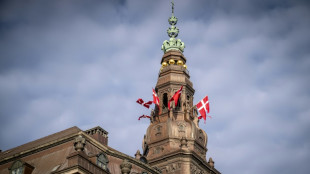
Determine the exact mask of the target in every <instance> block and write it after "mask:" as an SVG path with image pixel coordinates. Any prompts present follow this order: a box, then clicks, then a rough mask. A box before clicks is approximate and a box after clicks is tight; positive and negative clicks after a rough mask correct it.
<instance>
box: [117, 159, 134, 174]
mask: <svg viewBox="0 0 310 174" xmlns="http://www.w3.org/2000/svg"><path fill="white" fill-rule="evenodd" d="M120 168H121V172H122V174H129V173H130V171H131V168H132V165H131V164H130V163H129V162H128V160H126V159H124V160H123V163H122V164H121V165H120Z"/></svg>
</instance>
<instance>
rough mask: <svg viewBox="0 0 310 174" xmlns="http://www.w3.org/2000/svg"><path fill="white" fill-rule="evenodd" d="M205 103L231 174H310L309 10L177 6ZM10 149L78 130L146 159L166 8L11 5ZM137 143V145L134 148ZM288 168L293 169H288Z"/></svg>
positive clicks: (212, 151)
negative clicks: (98, 133)
mask: <svg viewBox="0 0 310 174" xmlns="http://www.w3.org/2000/svg"><path fill="white" fill-rule="evenodd" d="M175 4H176V6H175V15H176V16H177V17H178V18H179V22H178V24H177V26H178V28H179V29H180V34H179V38H180V39H182V41H184V42H185V44H186V48H185V52H184V55H185V56H186V57H187V65H188V69H189V72H190V75H191V80H192V82H193V84H194V88H195V89H196V93H195V99H194V101H195V102H197V101H198V100H199V99H201V98H203V97H204V96H205V95H206V94H207V95H209V99H210V106H211V116H213V118H212V119H210V120H207V124H203V123H202V124H200V126H201V127H202V128H203V129H204V130H205V131H206V132H207V134H208V137H209V141H208V153H207V157H210V156H211V157H213V159H214V160H215V166H216V168H217V169H219V170H220V171H221V172H222V173H262V172H264V173H292V172H294V173H306V172H307V171H309V170H310V169H309V167H308V165H307V164H306V162H307V161H309V158H310V155H309V153H310V151H309V149H310V142H309V140H310V139H309V135H308V134H309V132H310V130H309V128H308V127H309V124H310V119H309V114H310V109H309V106H308V103H309V102H310V94H309V90H308V89H309V88H310V82H309V75H310V72H309V71H310V70H309V69H310V68H309V67H310V51H309V49H308V47H309V45H310V38H309V37H310V36H309V34H308V31H309V29H310V22H309V20H307V19H308V18H309V16H310V15H309V12H310V10H309V3H307V2H306V1H289V0H286V1H278V0H273V1H256V0H252V1H244V0H236V1H225V2H224V1H215V0H209V1H195V2H192V1H177V2H175ZM0 8H1V9H0V13H1V15H0V36H1V38H2V39H1V40H0V55H2V56H1V57H2V58H1V59H0V96H1V97H0V103H1V104H0V140H1V141H0V147H1V149H2V150H5V149H9V148H12V147H15V146H18V145H20V144H24V143H26V142H29V141H31V140H34V139H37V138H40V137H43V136H46V135H49V134H51V133H54V132H57V131H60V130H63V129H66V128H68V127H71V126H74V125H76V126H78V127H80V128H81V129H84V130H85V129H89V128H92V127H94V126H97V125H99V126H102V127H103V128H104V129H106V130H107V131H108V132H109V144H110V145H111V147H113V148H116V149H118V150H120V151H122V152H125V153H127V154H129V155H133V154H134V153H135V152H136V150H137V149H141V143H142V139H143V135H144V134H145V132H146V128H147V126H148V124H149V123H148V120H141V121H137V117H138V116H139V115H142V114H147V113H148V112H149V111H148V110H146V109H144V108H141V106H139V105H137V104H136V103H135V100H136V99H137V98H139V97H142V98H145V99H147V98H151V88H152V87H154V86H155V84H156V80H157V76H158V71H159V68H160V60H161V57H162V54H163V53H162V51H161V50H160V47H161V44H162V42H163V41H164V40H165V39H168V37H167V35H166V33H165V32H166V29H167V28H168V22H167V18H168V17H169V15H170V7H169V3H168V2H166V1H156V2H155V1H154V2H153V1H152V2H151V1H92V2H85V1H74V2H73V1H48V2H43V1H31V2H30V3H24V2H21V1H2V4H1V7H0ZM129 142H130V144H128V143H129ZM288 162H289V163H290V165H287V163H288Z"/></svg>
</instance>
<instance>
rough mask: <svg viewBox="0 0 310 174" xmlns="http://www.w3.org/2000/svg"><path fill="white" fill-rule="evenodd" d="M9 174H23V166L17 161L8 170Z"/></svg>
mask: <svg viewBox="0 0 310 174" xmlns="http://www.w3.org/2000/svg"><path fill="white" fill-rule="evenodd" d="M9 170H10V174H23V173H24V164H23V163H22V162H21V161H19V160H17V161H15V162H14V163H13V164H12V166H11V167H10V168H9Z"/></svg>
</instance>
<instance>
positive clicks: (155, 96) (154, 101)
mask: <svg viewBox="0 0 310 174" xmlns="http://www.w3.org/2000/svg"><path fill="white" fill-rule="evenodd" d="M152 90H153V103H154V104H155V105H157V106H158V107H159V98H158V96H157V94H156V92H155V90H154V89H152Z"/></svg>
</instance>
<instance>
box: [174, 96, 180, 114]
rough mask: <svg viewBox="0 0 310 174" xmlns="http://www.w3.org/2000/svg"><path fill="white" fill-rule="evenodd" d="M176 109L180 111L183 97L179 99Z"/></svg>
mask: <svg viewBox="0 0 310 174" xmlns="http://www.w3.org/2000/svg"><path fill="white" fill-rule="evenodd" d="M175 109H176V110H178V111H179V110H180V109H181V96H180V97H179V99H178V104H177V107H176V108H175Z"/></svg>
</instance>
